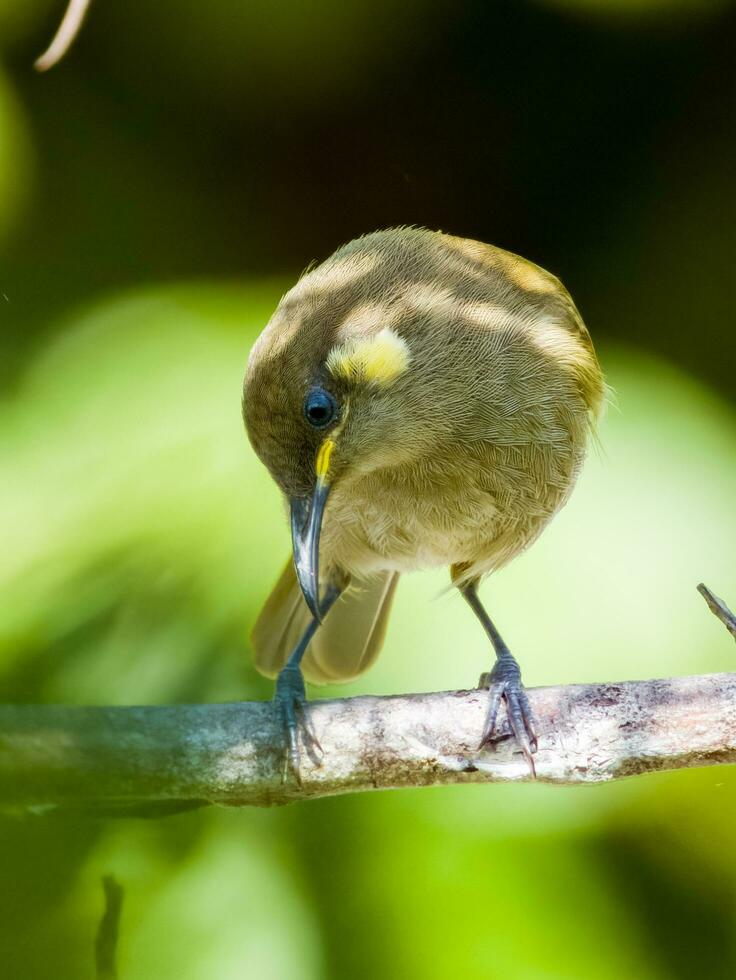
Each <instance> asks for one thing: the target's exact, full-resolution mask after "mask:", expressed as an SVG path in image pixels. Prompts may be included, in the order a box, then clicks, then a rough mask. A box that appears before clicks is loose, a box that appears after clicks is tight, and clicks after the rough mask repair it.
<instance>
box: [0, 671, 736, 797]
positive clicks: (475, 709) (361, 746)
mask: <svg viewBox="0 0 736 980" xmlns="http://www.w3.org/2000/svg"><path fill="white" fill-rule="evenodd" d="M488 696H489V695H488V692H487V691H480V690H474V691H449V692H445V693H439V694H413V695H407V696H398V697H357V698H347V699H342V700H335V701H316V702H314V703H313V704H312V707H311V711H312V719H313V722H314V727H315V730H316V733H317V736H318V738H319V740H320V742H321V744H322V747H323V749H324V757H323V759H322V764H321V766H315V765H314V764H313V763H312V762H311V761H310V760H309V759H308V758H305V759H304V761H303V769H302V781H301V785H299V784H297V783H296V781H295V780H294V779H288V780H286V781H284V780H283V779H282V764H283V749H282V736H281V732H280V729H279V726H278V725H277V723H276V719H275V717H274V712H273V708H272V706H271V704H269V703H267V702H245V703H233V704H210V705H181V706H172V707H159V706H156V707H102V708H94V707H62V706H55V705H48V706H37V705H6V706H2V707H0V803H3V804H4V805H6V806H8V805H9V806H23V807H26V806H33V805H36V806H38V805H48V804H59V805H67V806H77V807H79V806H82V807H92V808H95V807H97V808H99V807H103V808H108V809H115V808H121V807H122V808H123V812H125V807H128V806H131V805H134V806H140V805H143V806H144V807H145V808H150V806H151V805H153V806H154V809H156V807H158V808H159V809H158V810H156V812H159V813H160V812H167V809H168V811H169V812H170V811H171V810H173V809H177V808H183V807H186V806H192V805H197V804H198V803H218V804H222V805H227V806H245V805H257V806H265V805H270V804H275V803H287V802H290V801H292V800H300V799H308V798H314V797H319V796H329V795H334V794H339V793H348V792H356V791H359V790H371V789H384V788H391V787H402V786H432V785H439V784H448V783H478V782H497V781H518V780H528V779H530V774H529V769H528V767H527V765H526V762H525V761H524V759H523V757H522V756H521V755H520V754H519V753H518V752H516V751H515V749H514V746H513V744H512V743H511V740H509V739H505V740H502V741H501V742H500V743H499V744H498V745H497V747H496V748H495V749H491V750H484V751H483V752H480V753H479V752H478V751H477V745H478V742H479V739H480V734H481V732H482V730H483V722H484V718H485V713H486V709H487V704H488ZM529 698H530V701H531V704H532V708H533V710H534V712H535V715H536V718H537V722H538V728H539V733H540V745H539V752H538V754H537V756H536V761H537V773H538V778H539V779H540V780H542V781H545V782H552V783H564V784H574V783H586V782H587V783H595V782H602V781H606V780H611V779H619V778H621V777H624V776H631V775H634V774H636V773H644V772H652V771H656V770H665V769H681V768H687V767H691V766H705V765H721V764H725V763H733V762H736V674H709V675H703V676H696V677H679V678H671V679H668V680H653V681H628V682H624V683H617V684H591V685H571V686H567V687H547V688H536V689H533V690H530V691H529Z"/></svg>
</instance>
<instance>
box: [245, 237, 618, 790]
mask: <svg viewBox="0 0 736 980" xmlns="http://www.w3.org/2000/svg"><path fill="white" fill-rule="evenodd" d="M603 395H604V382H603V377H602V374H601V370H600V367H599V365H598V361H597V358H596V355H595V352H594V349H593V345H592V342H591V339H590V336H589V334H588V331H587V330H586V328H585V326H584V324H583V322H582V320H581V318H580V315H579V313H578V311H577V309H576V308H575V305H574V303H573V301H572V299H571V298H570V295H569V293H568V292H567V290H566V289H565V288H564V286H563V285H562V284H561V282H560V281H559V280H558V279H557V278H555V276H553V275H551V274H550V273H548V272H545V271H544V270H543V269H541V268H540V267H539V266H537V265H534V264H533V263H532V262H528V261H526V260H525V259H522V258H519V257H518V256H516V255H513V254H511V253H510V252H506V251H504V250H503V249H500V248H495V247H494V246H491V245H484V244H481V243H480V242H475V241H470V240H467V239H463V238H455V237H453V236H451V235H446V234H442V233H440V232H433V231H427V230H425V229H422V228H391V229H388V230H385V231H378V232H375V233H373V234H369V235H365V236H364V237H362V238H358V239H356V240H355V241H352V242H350V243H349V244H347V245H344V246H343V247H342V248H339V249H338V250H337V251H336V252H335V253H334V255H332V256H331V257H330V258H328V259H327V260H326V261H324V262H323V263H322V264H321V265H318V266H317V267H316V268H313V269H311V271H307V272H306V273H305V274H304V275H303V276H302V277H301V278H300V279H299V281H298V282H297V284H296V285H295V286H294V287H293V288H292V289H291V290H290V291H289V292H288V293H286V295H285V296H284V297H283V299H282V300H281V301H280V303H279V304H278V307H277V308H276V311H275V313H274V315H273V317H272V318H271V320H270V322H269V323H268V325H267V326H266V328H265V329H264V331H263V333H262V334H261V335H260V337H259V338H258V340H257V341H256V343H255V345H254V347H253V350H252V352H251V354H250V358H249V361H248V366H247V371H246V376H245V385H244V397H243V411H244V417H245V423H246V427H247V431H248V434H249V437H250V440H251V442H252V445H253V447H254V449H255V451H256V453H257V454H258V456H259V457H260V458H261V460H262V461H263V462H264V463H265V465H266V467H267V468H268V470H269V471H270V473H271V475H272V477H273V478H274V480H275V481H276V483H277V484H278V486H279V488H280V489H281V491H282V492H283V494H284V497H285V498H286V501H287V502H288V506H289V508H290V512H291V534H292V544H293V560H292V559H290V560H289V562H288V563H287V565H286V567H285V568H284V570H283V572H282V574H281V577H280V578H279V580H278V582H277V583H276V586H275V588H274V589H273V592H272V593H271V595H270V597H269V599H268V600H267V602H266V605H265V607H264V609H263V611H262V612H261V614H260V617H259V619H258V621H257V623H256V625H255V628H254V631H253V646H254V650H255V662H256V666H257V668H258V669H259V670H260V671H261V672H262V673H264V674H267V675H268V676H277V677H278V679H277V682H276V693H275V703H276V705H277V708H278V710H279V712H280V714H281V717H282V721H283V724H284V729H285V738H286V744H287V756H286V758H287V760H289V761H290V764H291V766H292V768H293V769H294V771H295V773H296V775H298V771H299V747H300V742H301V743H303V744H304V746H305V747H306V748H308V749H309V750H310V753H311V754H312V755H314V748H315V747H318V743H317V742H316V737H315V735H314V733H313V731H312V729H311V725H310V724H309V720H308V716H307V701H306V695H305V687H304V678H305V677H306V678H307V679H308V680H310V681H314V682H317V683H319V682H322V683H324V682H333V681H342V680H348V679H350V678H353V677H355V676H356V675H358V674H360V673H362V672H363V671H364V670H366V669H367V668H368V667H369V666H370V664H371V663H372V662H373V660H374V659H375V658H376V656H377V655H378V652H379V650H380V648H381V646H382V644H383V640H384V636H385V633H386V625H387V621H388V617H389V611H390V608H391V603H392V600H393V597H394V593H395V591H396V586H397V583H398V580H399V576H400V574H402V573H403V572H410V571H414V570H415V569H422V568H432V567H435V566H439V565H443V566H449V570H450V576H451V580H452V583H453V584H454V585H455V586H456V587H457V588H458V589H459V590H460V592H461V593H462V595H463V596H464V597H465V599H466V600H467V602H468V604H469V606H470V607H471V609H472V610H473V612H474V613H475V615H476V616H477V617H478V619H479V620H480V623H481V625H482V626H483V628H484V630H485V632H486V634H487V635H488V638H489V639H490V642H491V644H492V646H493V649H494V651H495V663H494V666H493V667H492V669H491V670H490V672H488V673H487V674H484V675H483V678H482V680H483V681H484V683H485V684H486V685H487V686H488V687H489V688H490V690H491V695H490V698H489V710H488V715H487V719H486V723H485V729H484V731H483V732H482V733H480V734H481V737H480V746H483V745H484V744H486V743H490V742H492V741H493V740H494V736H495V734H496V727H497V716H498V711H499V707H500V704H501V701H502V700H503V701H504V702H505V705H506V712H507V717H508V722H509V725H510V728H511V731H512V733H513V736H514V738H515V739H516V742H517V744H518V746H519V748H520V749H521V751H522V752H523V753H524V755H525V757H526V758H527V760H528V762H529V764H530V766H531V768H532V771H533V762H532V753H533V752H534V751H535V750H536V745H537V736H536V734H535V730H534V721H533V718H532V714H531V711H530V707H529V702H528V700H527V696H526V694H525V691H524V688H523V686H522V683H521V674H520V669H519V665H518V663H517V662H516V660H515V658H514V657H513V656H512V654H511V652H510V650H509V648H508V647H507V646H506V644H505V643H504V641H503V639H502V638H501V636H500V634H499V633H498V631H497V629H496V627H495V626H494V624H493V623H492V621H491V619H490V618H489V616H488V614H487V613H486V611H485V609H484V607H483V606H482V605H481V601H480V598H479V596H478V584H479V582H480V580H481V579H482V578H483V576H485V575H487V574H488V573H489V572H493V571H496V570H497V569H499V568H501V567H502V566H503V565H505V564H506V563H507V562H509V561H510V560H511V559H512V558H513V557H514V556H515V555H518V554H519V553H520V552H521V551H523V550H524V549H525V548H527V547H528V546H529V545H530V544H531V543H532V542H533V541H534V540H535V538H536V537H537V536H538V535H539V534H540V532H541V531H542V529H543V528H544V527H545V525H546V524H547V523H548V521H549V520H550V519H551V517H552V516H553V515H554V514H555V513H556V512H557V511H558V510H559V509H560V508H561V507H562V505H563V504H564V503H565V501H566V500H567V499H568V497H569V495H570V491H571V490H572V487H573V484H574V483H575V479H576V477H577V475H578V472H579V470H580V467H581V464H582V462H583V458H584V455H585V452H586V445H587V443H588V441H589V436H590V434H591V430H592V428H593V426H594V424H595V420H596V418H597V416H598V414H599V411H600V408H601V405H602V402H603Z"/></svg>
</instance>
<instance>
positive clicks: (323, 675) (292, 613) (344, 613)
mask: <svg viewBox="0 0 736 980" xmlns="http://www.w3.org/2000/svg"><path fill="white" fill-rule="evenodd" d="M398 580H399V575H398V572H383V573H381V574H380V575H378V576H376V577H375V578H371V579H369V580H366V581H365V582H361V583H359V584H357V585H354V586H351V587H350V588H349V589H348V590H347V592H346V593H345V594H344V595H343V596H342V597H341V598H340V599H338V601H337V602H336V603H335V605H334V606H333V607H332V609H331V610H330V613H329V615H327V616H326V617H325V621H324V623H323V624H322V625H321V626H320V628H319V629H318V630H317V632H316V634H315V636H314V639H313V640H312V642H311V644H310V645H309V649H308V650H307V652H306V654H305V655H304V659H303V660H302V668H303V671H304V676H305V677H306V679H307V680H308V681H311V682H312V683H314V684H328V683H334V682H336V681H348V680H351V679H352V678H353V677H357V676H358V674H362V673H363V671H365V670H367V669H368V667H370V665H371V664H372V663H373V661H374V660H375V659H376V657H377V656H378V654H379V652H380V650H381V647H382V646H383V641H384V638H385V636H386V627H387V625H388V616H389V612H390V610H391V603H392V601H393V597H394V592H395V591H396V585H397V583H398ZM310 619H311V615H310V613H309V610H308V609H307V606H306V604H305V602H304V599H303V597H302V594H301V591H300V589H299V583H298V582H297V579H296V573H295V572H294V565H293V563H292V562H291V560H290V561H289V563H288V564H287V566H286V568H285V569H284V571H283V572H282V573H281V576H280V578H279V580H278V582H277V583H276V585H275V587H274V589H273V591H272V593H271V595H270V596H269V597H268V599H267V600H266V604H265V606H264V607H263V610H262V611H261V614H260V616H259V617H258V620H257V621H256V624H255V626H254V628H253V633H252V634H251V639H252V641H253V648H254V650H255V658H254V659H255V665H256V668H257V669H258V670H259V671H260V672H261V673H262V674H265V675H266V676H267V677H275V676H276V674H278V672H279V671H280V670H281V668H282V667H283V666H284V664H285V663H286V661H287V659H288V657H289V654H290V653H291V651H292V650H293V649H294V647H295V646H296V644H297V642H298V640H299V638H300V636H301V635H302V633H303V632H304V630H305V629H306V628H307V626H308V625H309V621H310Z"/></svg>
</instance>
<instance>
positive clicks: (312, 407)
mask: <svg viewBox="0 0 736 980" xmlns="http://www.w3.org/2000/svg"><path fill="white" fill-rule="evenodd" d="M336 415H337V403H336V402H335V399H334V398H333V397H332V395H331V394H330V393H329V392H328V391H325V390H324V388H312V390H311V391H310V392H309V394H308V395H307V397H306V398H305V399H304V417H305V419H306V420H307V422H309V424H310V425H313V426H314V427H315V429H324V428H325V426H327V425H329V424H330V422H332V420H333V419H334V418H335V416H336Z"/></svg>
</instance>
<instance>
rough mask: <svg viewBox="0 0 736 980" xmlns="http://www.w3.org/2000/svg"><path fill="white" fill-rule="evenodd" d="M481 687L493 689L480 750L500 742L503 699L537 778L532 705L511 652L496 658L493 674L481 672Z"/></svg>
mask: <svg viewBox="0 0 736 980" xmlns="http://www.w3.org/2000/svg"><path fill="white" fill-rule="evenodd" d="M478 686H479V687H481V688H487V689H488V690H489V691H490V703H489V706H488V715H487V716H486V724H485V728H484V729H483V738H482V739H481V740H480V745H479V746H478V748H479V749H482V748H483V747H484V746H485V745H494V744H495V743H496V742H498V741H500V738H503V737H504V736H499V732H498V729H497V725H496V723H497V720H498V709H499V707H500V705H501V700H503V701H505V703H506V715H507V718H508V723H509V727H510V728H511V733H512V735H513V738H514V741H515V742H516V744H517V746H518V747H519V748H520V749H521V752H522V754H523V755H524V758H525V759H526V761H527V763H528V765H529V769H530V770H531V774H532V776H534V777H536V775H537V771H536V768H535V766H534V758H533V754H534V753H535V752H536V751H537V733H536V731H535V728H534V715H533V714H532V709H531V706H530V704H529V698H528V697H527V694H526V691H525V690H524V685H523V684H522V683H521V670H520V669H519V665H518V664H517V662H516V660H514V658H513V657H512V656H511V655H510V654H509V656H508V657H501V658H500V659H499V660H497V661H496V664H495V666H494V667H493V670H492V671H490V673H485V674H481V677H480V681H479V682H478Z"/></svg>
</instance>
